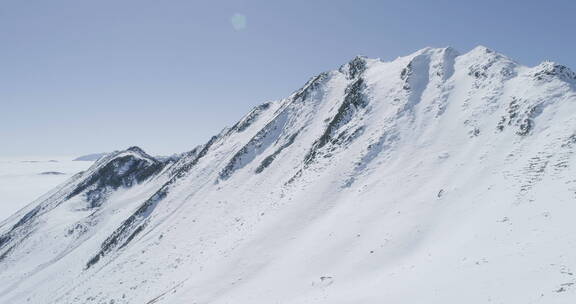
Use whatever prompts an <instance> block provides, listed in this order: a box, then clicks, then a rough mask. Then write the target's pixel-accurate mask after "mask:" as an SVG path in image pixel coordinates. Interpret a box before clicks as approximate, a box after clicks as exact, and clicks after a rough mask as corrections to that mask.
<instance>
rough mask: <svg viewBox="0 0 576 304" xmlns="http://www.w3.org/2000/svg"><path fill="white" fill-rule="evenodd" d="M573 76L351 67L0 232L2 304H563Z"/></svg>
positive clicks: (480, 53)
mask: <svg viewBox="0 0 576 304" xmlns="http://www.w3.org/2000/svg"><path fill="white" fill-rule="evenodd" d="M575 89H576V75H575V74H574V73H573V72H571V71H570V70H569V69H568V68H566V67H563V66H560V65H557V64H555V63H550V62H546V63H542V64H540V65H538V66H536V67H525V66H522V65H519V64H517V63H516V62H514V61H512V60H510V59H509V58H507V57H505V56H503V55H501V54H498V53H496V52H493V51H491V50H489V49H487V48H484V47H477V48H475V49H474V50H472V51H471V52H469V53H466V54H463V55H459V54H458V53H457V52H456V51H455V50H453V49H451V48H443V49H433V48H426V49H423V50H420V51H418V52H416V53H414V54H411V55H409V56H406V57H401V58H398V59H396V60H394V61H392V62H382V61H379V60H375V59H368V58H363V57H357V58H355V59H354V60H352V61H351V62H350V63H348V64H345V65H343V66H342V67H340V68H339V69H338V70H334V71H330V72H326V73H322V74H320V75H318V76H317V77H314V78H312V79H311V80H310V81H308V83H306V84H305V86H304V87H303V88H302V89H300V90H298V91H296V92H295V93H294V94H292V95H291V96H290V97H288V98H286V99H284V100H280V101H275V102H269V103H265V104H263V105H261V106H258V107H256V108H255V109H254V110H253V111H252V112H250V113H249V114H248V115H246V116H245V117H244V118H243V119H242V120H240V121H239V122H238V123H237V124H236V125H234V126H233V127H231V128H227V129H224V130H223V131H222V132H221V133H220V134H218V135H216V136H214V137H213V138H212V139H211V140H210V141H209V142H207V143H206V144H204V145H201V146H199V147H197V148H196V149H194V150H193V151H191V152H188V153H186V154H183V155H181V156H180V157H178V158H170V159H167V160H164V161H160V160H156V159H154V158H153V157H150V156H149V155H147V154H146V153H144V152H143V151H142V150H140V149H139V148H136V147H133V148H130V149H128V150H126V151H122V152H116V153H112V154H109V155H107V156H105V157H104V158H102V159H100V160H98V161H97V162H96V163H95V164H94V165H93V166H92V167H91V168H90V169H89V170H87V171H85V172H83V173H80V174H77V175H75V176H74V177H72V178H71V179H70V180H69V181H68V182H67V183H66V184H64V185H62V186H60V187H59V188H57V189H54V190H53V191H52V192H50V193H48V194H46V195H45V196H44V197H42V198H40V199H38V200H37V201H35V202H33V203H32V204H30V205H29V206H27V207H26V208H24V209H23V210H21V211H19V212H18V213H17V214H15V215H13V216H12V217H10V218H9V219H8V220H5V221H4V222H2V223H1V224H0V302H1V303H116V304H117V303H198V304H201V303H574V302H575V301H576V285H575V284H576V234H574V228H575V224H574V223H575V221H574V218H575V216H576V205H575V202H576V159H575V158H574V152H575V151H576V115H575V114H576V90H575Z"/></svg>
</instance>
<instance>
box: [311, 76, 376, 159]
mask: <svg viewBox="0 0 576 304" xmlns="http://www.w3.org/2000/svg"><path fill="white" fill-rule="evenodd" d="M364 88H365V84H364V80H363V79H362V78H358V79H357V80H356V81H355V82H353V83H352V84H351V85H350V86H348V88H346V92H345V94H346V95H345V96H344V101H343V102H342V104H341V105H340V107H339V108H338V111H337V112H336V115H334V118H332V120H331V121H330V123H329V124H328V126H327V127H326V129H325V131H324V133H323V134H322V136H320V138H318V140H317V141H316V142H315V143H314V144H313V146H312V149H310V152H308V155H307V156H306V157H305V163H306V164H310V163H311V162H313V161H314V159H315V158H316V156H317V154H318V150H319V149H321V148H323V147H324V146H325V145H326V144H328V143H330V142H332V143H333V144H337V143H338V142H341V140H339V139H338V138H340V139H342V137H341V136H336V134H337V133H338V130H339V129H340V128H341V127H342V126H343V125H346V124H347V123H349V122H350V121H351V120H352V116H353V115H354V113H355V112H357V111H358V110H359V109H362V108H365V107H366V106H367V105H368V101H367V98H366V96H365V95H364V93H363V90H364ZM360 132H361V130H360ZM340 135H342V136H343V135H344V134H342V133H340ZM356 135H357V134H356ZM335 136H336V137H335Z"/></svg>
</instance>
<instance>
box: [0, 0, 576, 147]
mask: <svg viewBox="0 0 576 304" xmlns="http://www.w3.org/2000/svg"><path fill="white" fill-rule="evenodd" d="M575 12H576V1H573V0H565V1H559V0H547V1H533V0H523V1H509V0H498V1H493V0H482V1H477V0H475V1H464V0H452V1H443V0H423V1H411V0H402V1H384V0H383V1H337V0H330V1H314V0H307V1H300V0H292V1H271V0H261V1H260V0H258V1H249V0H245V1H222V0H212V1H192V0H187V1H184V0H165V1H160V0H153V1H152V0H50V1H47V0H0V155H10V156H14V155H80V154H85V153H91V152H101V151H111V150H116V149H123V148H126V147H128V146H131V145H139V146H141V147H142V148H144V149H145V150H147V151H149V152H150V153H151V154H171V153H173V152H183V151H187V150H190V149H191V148H193V147H194V146H195V145H197V144H200V143H203V142H205V141H206V140H207V139H208V138H209V137H210V136H211V135H213V134H215V133H218V132H219V131H220V130H221V129H222V128H223V127H225V126H230V125H232V124H234V123H235V121H236V120H238V119H239V118H241V117H242V115H244V114H245V113H246V112H247V111H249V110H250V109H251V108H252V107H253V106H255V105H257V104H259V103H261V102H264V101H268V100H274V99H280V98H282V97H285V96H287V95H289V94H290V93H291V92H292V91H294V90H296V89H297V88H299V87H300V86H301V85H302V84H303V83H305V82H306V81H307V80H308V78H309V77H311V76H313V75H315V74H318V73H320V72H322V71H326V70H330V69H334V68H337V67H338V66H339V65H341V64H343V63H345V62H346V61H348V60H349V59H351V58H352V57H354V56H355V55H358V54H362V55H367V56H369V57H379V58H382V59H384V60H392V59H394V58H396V57H398V56H403V55H407V54H409V53H411V52H413V51H416V50H418V49H421V48H423V47H426V46H433V47H444V46H453V47H455V48H456V49H458V50H460V51H461V52H465V51H468V50H470V49H471V48H473V47H474V46H476V45H478V44H482V45H485V46H488V47H489V48H492V49H494V50H496V51H498V52H501V53H504V54H506V55H508V56H510V57H512V58H514V59H516V60H517V61H519V62H521V63H523V64H526V65H535V64H537V63H539V62H540V61H543V60H547V59H548V60H554V61H557V62H559V63H562V64H564V65H567V66H569V67H571V68H573V69H574V68H575V67H576V56H575V54H576V38H575V33H574V29H575V28H576V17H575V15H574V14H575Z"/></svg>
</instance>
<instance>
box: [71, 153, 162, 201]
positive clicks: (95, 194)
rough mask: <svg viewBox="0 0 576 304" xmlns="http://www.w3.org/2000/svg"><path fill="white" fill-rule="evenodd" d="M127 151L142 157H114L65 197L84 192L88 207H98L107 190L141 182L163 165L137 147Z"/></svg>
mask: <svg viewBox="0 0 576 304" xmlns="http://www.w3.org/2000/svg"><path fill="white" fill-rule="evenodd" d="M128 151H131V152H135V153H138V154H140V155H142V156H143V157H142V158H139V157H135V156H133V155H124V156H118V157H114V158H113V159H112V160H110V161H109V162H108V163H107V164H106V165H104V166H102V167H100V168H99V169H98V170H97V171H96V172H94V173H93V174H92V175H91V176H90V177H89V178H87V179H86V180H84V181H83V182H82V183H81V184H80V185H78V187H77V188H76V189H74V191H72V192H71V193H70V194H69V195H68V197H67V199H69V198H71V197H74V196H76V195H78V194H80V193H82V192H85V197H86V200H87V201H88V203H89V207H90V208H94V207H99V206H100V205H101V204H102V202H103V200H104V199H105V198H106V193H107V192H109V191H111V190H116V189H118V188H119V187H131V186H132V185H134V184H136V183H141V182H142V181H144V180H146V179H148V178H149V177H151V176H152V175H154V174H156V173H157V172H159V171H160V170H161V169H162V167H163V164H162V163H161V162H158V161H156V160H155V159H154V158H152V157H150V156H148V155H147V154H146V153H145V152H144V151H142V150H141V149H140V148H138V147H132V148H129V149H128ZM120 155H122V154H120Z"/></svg>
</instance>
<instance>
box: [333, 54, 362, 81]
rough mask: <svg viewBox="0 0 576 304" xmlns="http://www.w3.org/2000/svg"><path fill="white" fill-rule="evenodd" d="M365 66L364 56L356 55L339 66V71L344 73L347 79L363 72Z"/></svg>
mask: <svg viewBox="0 0 576 304" xmlns="http://www.w3.org/2000/svg"><path fill="white" fill-rule="evenodd" d="M366 67H367V64H366V57H364V56H356V57H355V58H354V59H352V60H351V61H350V62H348V63H347V64H345V65H343V66H342V67H340V69H339V71H340V72H341V73H344V74H346V76H347V78H348V79H353V78H356V77H358V76H360V74H362V73H364V71H365V70H366Z"/></svg>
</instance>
